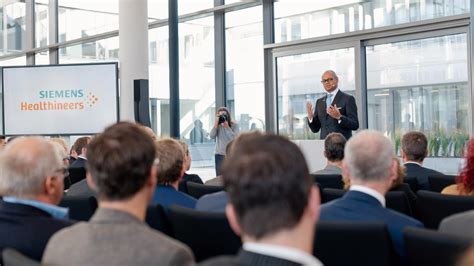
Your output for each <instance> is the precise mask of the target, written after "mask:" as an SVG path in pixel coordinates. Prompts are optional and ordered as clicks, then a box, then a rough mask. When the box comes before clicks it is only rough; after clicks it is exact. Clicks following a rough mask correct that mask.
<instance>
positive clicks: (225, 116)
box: [219, 114, 227, 124]
mask: <svg viewBox="0 0 474 266" xmlns="http://www.w3.org/2000/svg"><path fill="white" fill-rule="evenodd" d="M225 121H227V115H224V114H222V115H220V116H219V124H222V123H224V122H225Z"/></svg>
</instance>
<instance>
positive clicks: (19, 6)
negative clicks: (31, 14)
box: [0, 1, 26, 55]
mask: <svg viewBox="0 0 474 266" xmlns="http://www.w3.org/2000/svg"><path fill="white" fill-rule="evenodd" d="M0 13H1V21H0V25H1V26H0V55H4V54H10V53H14V52H20V51H22V50H23V48H24V41H25V14H26V6H25V3H24V2H23V3H22V2H19V1H18V2H14V1H11V2H9V3H3V2H0Z"/></svg>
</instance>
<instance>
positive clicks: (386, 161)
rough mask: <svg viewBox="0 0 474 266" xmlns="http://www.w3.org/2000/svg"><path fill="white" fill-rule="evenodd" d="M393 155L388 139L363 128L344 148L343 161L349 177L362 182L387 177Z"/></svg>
mask: <svg viewBox="0 0 474 266" xmlns="http://www.w3.org/2000/svg"><path fill="white" fill-rule="evenodd" d="M394 156H395V153H394V151H393V146H392V143H391V142H390V140H389V139H388V138H386V137H385V136H383V135H382V134H381V133H380V132H377V131H373V130H363V131H361V132H359V133H357V134H356V135H354V136H353V137H352V138H350V139H349V141H348V142H347V144H346V147H345V150H344V162H345V164H346V165H347V167H348V169H349V173H350V175H351V178H354V179H356V180H360V181H363V182H364V181H383V180H385V179H386V178H388V177H389V176H390V171H391V167H392V164H393V157H394Z"/></svg>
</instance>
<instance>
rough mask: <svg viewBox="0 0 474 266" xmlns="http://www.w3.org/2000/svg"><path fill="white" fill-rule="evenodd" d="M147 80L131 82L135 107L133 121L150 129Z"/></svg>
mask: <svg viewBox="0 0 474 266" xmlns="http://www.w3.org/2000/svg"><path fill="white" fill-rule="evenodd" d="M148 90H149V89H148V80H147V79H135V80H134V81H133V100H134V105H135V121H136V122H138V123H140V124H142V125H144V126H147V127H151V122H150V97H149V93H148Z"/></svg>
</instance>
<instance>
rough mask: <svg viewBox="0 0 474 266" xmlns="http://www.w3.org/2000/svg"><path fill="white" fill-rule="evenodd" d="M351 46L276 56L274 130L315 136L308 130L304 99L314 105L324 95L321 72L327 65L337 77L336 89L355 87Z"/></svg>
mask: <svg viewBox="0 0 474 266" xmlns="http://www.w3.org/2000/svg"><path fill="white" fill-rule="evenodd" d="M354 60H355V59H354V49H353V48H344V49H337V50H330V51H323V52H315V53H307V54H298V55H292V56H285V57H279V58H277V69H278V74H277V75H278V76H277V89H278V92H277V93H278V97H277V99H278V103H277V108H278V131H279V134H280V135H284V136H288V137H289V138H290V139H319V132H318V133H316V134H315V133H312V132H311V130H310V129H309V127H308V123H307V117H306V102H307V101H310V102H312V103H313V106H315V103H316V100H317V99H318V98H321V97H323V96H325V94H326V91H325V90H324V87H323V86H322V84H321V75H322V74H323V72H324V71H326V70H328V69H332V70H334V71H335V72H336V73H337V75H338V77H339V86H338V87H339V89H340V90H341V91H344V92H346V93H349V94H351V95H353V94H354V91H355V66H354Z"/></svg>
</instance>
